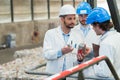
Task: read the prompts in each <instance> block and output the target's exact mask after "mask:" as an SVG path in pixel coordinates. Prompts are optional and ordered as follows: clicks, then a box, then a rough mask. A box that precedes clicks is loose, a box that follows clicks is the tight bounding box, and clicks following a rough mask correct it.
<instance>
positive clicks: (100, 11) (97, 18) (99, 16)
mask: <svg viewBox="0 0 120 80" xmlns="http://www.w3.org/2000/svg"><path fill="white" fill-rule="evenodd" d="M107 20H110V15H109V14H108V12H107V10H105V9H104V8H102V7H96V8H94V9H93V11H92V12H91V13H90V14H89V15H88V17H87V20H86V23H87V24H92V23H94V22H99V23H102V22H104V21H107Z"/></svg>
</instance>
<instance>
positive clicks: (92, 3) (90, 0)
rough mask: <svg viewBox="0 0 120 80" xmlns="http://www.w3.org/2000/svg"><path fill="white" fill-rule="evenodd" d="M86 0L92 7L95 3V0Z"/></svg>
mask: <svg viewBox="0 0 120 80" xmlns="http://www.w3.org/2000/svg"><path fill="white" fill-rule="evenodd" d="M87 2H88V3H89V4H90V5H91V7H92V8H94V7H96V5H97V3H96V2H97V1H96V0H87Z"/></svg>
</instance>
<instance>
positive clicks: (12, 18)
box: [10, 0, 14, 22]
mask: <svg viewBox="0 0 120 80" xmlns="http://www.w3.org/2000/svg"><path fill="white" fill-rule="evenodd" d="M10 10H11V21H12V22H14V12H13V11H14V9H13V0H10Z"/></svg>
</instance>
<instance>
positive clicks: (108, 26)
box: [92, 20, 113, 31]
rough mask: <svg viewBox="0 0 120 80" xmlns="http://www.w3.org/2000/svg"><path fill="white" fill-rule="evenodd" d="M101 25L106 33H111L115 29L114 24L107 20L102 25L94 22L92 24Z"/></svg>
mask: <svg viewBox="0 0 120 80" xmlns="http://www.w3.org/2000/svg"><path fill="white" fill-rule="evenodd" d="M97 24H98V25H99V26H100V28H101V29H102V30H104V31H109V30H110V29H111V28H112V27H113V23H112V22H110V20H107V21H104V22H102V23H99V22H94V23H92V25H97Z"/></svg>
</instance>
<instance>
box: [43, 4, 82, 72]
mask: <svg viewBox="0 0 120 80" xmlns="http://www.w3.org/2000/svg"><path fill="white" fill-rule="evenodd" d="M75 15H76V12H75V9H74V7H73V6H71V5H64V6H62V7H61V9H60V13H59V17H60V22H61V25H60V26H58V27H57V28H54V29H51V30H48V31H47V32H46V34H45V38H44V44H43V50H44V57H45V59H46V60H47V65H46V71H47V72H48V73H53V74H55V73H59V72H61V71H64V70H66V69H69V68H71V67H73V66H74V65H75V64H76V61H77V57H76V53H77V52H76V49H77V44H79V43H82V42H83V41H82V40H81V36H79V35H78V34H77V33H76V32H73V31H71V29H72V28H73V27H74V26H75V22H76V17H75Z"/></svg>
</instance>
